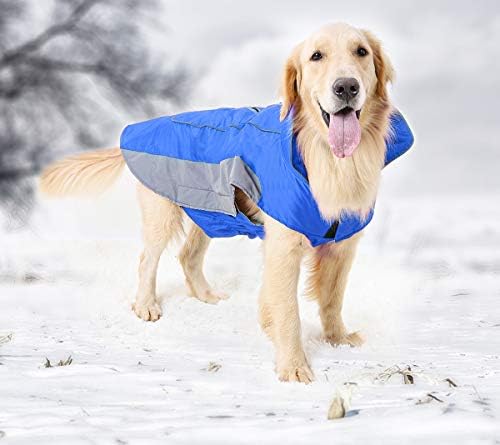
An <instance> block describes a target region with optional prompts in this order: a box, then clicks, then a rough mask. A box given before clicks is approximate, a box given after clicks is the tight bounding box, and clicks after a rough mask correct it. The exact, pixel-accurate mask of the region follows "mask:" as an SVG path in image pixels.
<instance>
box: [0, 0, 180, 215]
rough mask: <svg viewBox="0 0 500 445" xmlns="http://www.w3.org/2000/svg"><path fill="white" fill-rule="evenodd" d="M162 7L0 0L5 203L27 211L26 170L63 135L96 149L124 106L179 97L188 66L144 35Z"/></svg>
mask: <svg viewBox="0 0 500 445" xmlns="http://www.w3.org/2000/svg"><path fill="white" fill-rule="evenodd" d="M41 3H43V7H45V8H47V7H48V9H44V10H42V9H41ZM158 10H159V5H158V4H157V1H156V0H54V1H53V2H52V3H50V2H37V1H36V0H0V201H1V204H2V205H3V207H4V208H5V207H6V208H7V210H8V211H9V212H10V213H11V214H12V213H14V215H15V216H16V215H17V216H25V215H26V214H28V213H29V210H30V208H31V206H32V203H33V188H32V185H31V181H30V179H29V178H30V177H32V176H33V175H34V174H36V173H37V172H38V171H39V170H40V168H41V166H42V165H43V164H44V163H45V162H47V160H48V159H50V158H52V157H54V156H55V155H56V152H57V148H58V141H60V140H61V139H64V140H65V141H67V140H68V138H67V137H68V135H71V136H72V137H73V138H74V141H75V142H77V143H78V144H79V147H80V148H85V147H95V146H98V145H100V144H102V143H106V142H109V139H110V138H109V131H110V129H111V128H113V123H114V121H115V120H116V115H117V114H119V113H122V114H123V113H133V114H135V115H136V116H141V117H144V118H145V117H149V116H151V115H152V114H153V113H154V112H155V106H154V104H155V103H158V102H161V103H162V105H163V106H164V105H165V104H166V105H167V106H168V103H171V104H172V103H178V102H180V101H181V100H182V98H183V97H184V93H185V89H184V85H185V80H186V72H185V71H184V70H183V69H181V68H179V67H171V66H168V65H169V64H168V61H166V60H165V58H164V57H159V56H161V55H159V54H155V53H154V52H153V50H151V49H150V45H148V44H147V43H146V41H145V37H144V25H146V24H147V25H148V26H150V27H152V26H153V27H154V26H155V22H154V19H153V17H154V13H155V12H158ZM34 17H35V18H34ZM31 23H36V24H39V23H42V24H44V25H43V26H42V27H41V29H40V30H38V31H37V30H36V29H35V30H34V29H33V26H31V25H30V24H31ZM156 28H157V29H158V25H156ZM26 36H30V37H26ZM155 56H156V57H155ZM164 111H165V110H164V109H162V112H164Z"/></svg>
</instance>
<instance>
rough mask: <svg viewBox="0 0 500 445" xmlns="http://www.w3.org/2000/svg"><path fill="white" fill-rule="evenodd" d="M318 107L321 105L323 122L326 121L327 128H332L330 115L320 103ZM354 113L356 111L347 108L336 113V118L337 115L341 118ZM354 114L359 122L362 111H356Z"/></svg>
mask: <svg viewBox="0 0 500 445" xmlns="http://www.w3.org/2000/svg"><path fill="white" fill-rule="evenodd" d="M318 105H319V108H320V110H321V115H322V116H323V120H324V121H325V124H326V126H327V127H330V113H327V112H326V111H325V110H324V108H323V107H322V106H321V104H320V103H319V101H318ZM352 111H354V110H353V109H352V108H351V107H349V106H345V107H344V108H342V109H341V110H339V111H337V112H336V113H334V115H335V116H337V115H339V116H345V115H346V114H349V113H351V112H352ZM354 113H355V114H356V117H357V118H358V120H359V116H360V115H361V109H359V110H356V111H354Z"/></svg>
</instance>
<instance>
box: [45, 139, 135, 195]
mask: <svg viewBox="0 0 500 445" xmlns="http://www.w3.org/2000/svg"><path fill="white" fill-rule="evenodd" d="M124 166H125V160H124V159H123V156H122V153H121V150H120V149H119V148H106V149H103V150H95V151H86V152H83V153H79V154H77V155H73V156H69V157H67V158H64V159H61V160H60V161H56V162H54V163H53V164H51V165H49V166H48V167H47V168H46V169H45V170H44V171H43V172H42V174H41V176H40V191H41V192H42V193H45V194H47V195H49V196H54V197H64V196H82V195H92V194H98V193H101V192H103V191H105V190H106V189H107V188H109V187H110V186H111V185H112V184H113V183H114V182H115V181H116V179H118V177H119V175H120V173H121V172H122V170H123V167H124Z"/></svg>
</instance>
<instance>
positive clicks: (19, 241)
mask: <svg viewBox="0 0 500 445" xmlns="http://www.w3.org/2000/svg"><path fill="white" fill-rule="evenodd" d="M123 190H126V193H125V192H124V191H123ZM132 195H133V190H132V189H131V188H130V187H129V185H128V184H125V188H124V189H122V191H120V192H117V191H116V190H113V191H112V192H111V193H110V194H108V196H105V197H104V198H102V199H100V200H99V202H96V203H93V202H86V203H74V202H68V203H61V204H47V203H45V204H44V205H43V206H42V207H41V208H40V209H39V211H38V212H37V215H36V218H35V222H34V228H33V229H32V230H31V231H30V232H29V233H28V232H25V231H24V232H18V233H12V232H10V233H8V234H3V235H0V338H1V337H2V336H5V335H8V334H12V338H11V340H10V341H8V342H4V343H3V344H0V443H6V444H7V443H8V444H35V443H49V442H50V443H61V444H73V443H82V444H87V443H93V444H101V443H102V444H108V443H115V444H126V443H130V444H136V443H169V444H196V443H203V444H222V443H237V444H264V443H269V444H275V443H286V444H302V443H304V444H320V443H335V444H342V443H353V444H367V443H370V444H371V443H382V444H388V443H398V444H401V443H413V442H419V443H424V442H425V443H435V444H446V443H474V444H475V443H485V444H494V443H500V305H499V299H500V226H499V225H498V221H499V220H500V210H499V209H498V207H497V206H493V203H494V202H498V201H499V199H498V198H499V197H498V196H495V197H483V198H481V199H472V198H471V199H466V198H462V199H454V200H453V199H447V198H444V197H443V198H439V197H428V198H418V199H417V198H414V199H404V200H403V199H393V198H388V197H384V196H381V197H380V199H379V204H378V205H377V211H376V217H375V220H374V222H373V223H372V224H371V225H370V226H369V228H368V230H367V233H366V236H365V239H364V240H363V242H362V246H361V248H360V250H359V254H358V257H357V261H356V264H355V267H354V269H353V271H352V274H351V280H350V283H349V287H348V291H347V298H346V306H345V311H344V312H345V318H346V320H347V322H348V325H349V326H350V327H351V328H352V329H353V330H354V329H359V330H361V331H362V332H363V334H364V336H365V338H366V340H367V341H366V344H365V345H364V346H363V347H362V348H359V349H351V348H347V347H341V348H332V347H331V346H329V345H327V344H325V343H323V342H322V341H321V336H320V334H321V331H320V324H319V319H318V317H317V308H316V306H315V304H314V303H313V302H308V301H306V300H305V299H303V298H302V299H301V316H302V323H303V336H304V342H305V347H306V351H307V353H308V355H309V358H310V361H311V364H312V367H313V370H314V372H315V374H316V381H315V382H314V383H313V384H312V385H308V386H306V385H302V384H290V383H281V382H279V381H278V380H277V378H276V375H275V374H274V371H273V368H274V363H273V349H272V347H271V344H270V342H269V341H268V340H267V339H266V338H265V336H264V335H263V334H262V333H261V331H260V329H259V327H258V323H257V294H258V289H259V283H260V273H261V259H260V243H259V242H258V241H251V240H247V239H243V238H241V239H236V238H235V239H229V240H216V241H215V242H213V243H212V245H211V247H210V250H209V253H208V257H207V264H206V272H207V276H208V277H209V279H210V281H211V282H212V283H213V284H214V285H215V286H216V287H218V288H220V289H221V290H224V291H225V292H227V293H229V294H230V295H231V298H230V299H229V300H227V301H223V302H221V303H220V304H219V305H217V306H211V305H207V304H204V303H201V302H200V301H198V300H195V299H193V298H190V297H188V296H187V293H186V290H185V288H184V286H183V279H182V275H181V271H180V268H179V266H178V264H177V262H176V260H175V254H176V252H177V249H178V246H177V247H176V248H173V247H172V248H170V249H169V251H168V252H167V253H166V255H164V258H163V260H162V263H161V266H160V273H159V283H158V287H159V295H160V296H161V297H162V299H163V309H164V317H163V318H162V319H161V320H160V321H159V322H157V323H145V322H143V321H141V320H139V319H138V318H136V317H135V315H134V314H133V313H132V312H131V310H130V303H131V301H132V299H133V296H134V290H135V284H136V268H137V256H138V253H139V250H140V238H139V236H138V232H137V230H138V224H137V212H136V209H135V207H134V205H133V204H132V203H133V199H132V198H133V197H132ZM68 356H71V357H72V359H73V362H72V363H71V364H70V365H68V366H61V367H59V366H54V367H50V368H45V367H44V363H45V361H46V358H48V359H49V360H50V361H51V363H52V364H53V365H56V364H57V362H58V361H59V360H65V359H67V358H68ZM396 366H399V367H400V369H405V368H406V367H407V366H410V367H411V373H412V375H413V378H414V382H415V383H414V384H413V385H411V384H404V380H403V376H402V375H401V374H399V373H395V372H394V371H395V370H396V368H395V367H396ZM388 368H392V372H393V374H394V375H392V376H390V373H391V372H386V373H384V371H386V370H387V369H388ZM446 379H450V380H449V381H446ZM450 381H451V382H453V383H455V384H456V385H457V386H456V387H454V386H452V384H451V383H450ZM346 383H350V384H347V385H346ZM337 393H340V394H341V395H342V397H344V398H345V399H346V400H347V399H350V409H349V411H348V413H347V417H345V418H343V419H340V420H327V418H326V416H327V412H328V408H329V405H330V402H331V401H332V399H333V398H334V397H335V396H336V394H337Z"/></svg>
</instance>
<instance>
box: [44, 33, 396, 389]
mask: <svg viewBox="0 0 500 445" xmlns="http://www.w3.org/2000/svg"><path fill="white" fill-rule="evenodd" d="M359 45H363V46H364V47H365V48H367V49H368V52H369V56H367V57H364V58H363V59H359V58H357V57H356V54H355V49H354V50H353V48H356V47H357V46H359ZM318 49H321V51H322V52H323V53H324V54H325V55H326V57H325V60H323V61H322V63H320V64H318V63H316V64H314V65H313V64H310V63H309V58H310V54H311V53H312V52H313V51H315V50H318ZM347 75H349V76H353V77H356V78H357V79H359V81H360V84H361V85H362V92H361V94H362V97H363V108H362V111H361V115H360V125H361V128H362V136H361V142H360V145H359V147H358V148H357V150H356V151H355V152H354V154H353V155H352V156H351V157H348V158H342V159H340V158H337V157H335V156H333V154H332V151H331V149H330V147H329V144H328V140H327V128H326V126H325V123H324V122H323V119H322V116H321V111H320V109H319V107H318V104H317V103H316V101H319V100H322V101H324V103H328V102H329V101H330V100H331V99H330V98H329V95H331V94H332V91H331V85H332V82H333V81H334V80H335V78H336V77H338V76H347ZM392 78H393V69H392V66H391V64H390V62H389V60H388V59H387V56H386V55H385V54H384V53H383V51H382V49H381V45H380V42H379V41H378V40H377V39H376V38H375V37H374V36H373V35H372V34H371V33H369V32H367V31H362V30H358V29H356V28H353V27H351V26H348V25H345V24H335V25H328V26H325V27H324V28H322V29H321V30H319V31H318V32H317V33H315V34H313V35H312V36H311V37H310V38H308V39H307V40H305V41H304V42H302V43H301V44H300V45H298V46H297V47H296V48H295V50H294V51H293V52H292V54H291V56H290V58H289V59H288V60H287V62H286V65H285V70H284V78H283V82H282V96H283V105H282V111H281V118H282V119H283V118H284V117H285V116H286V115H287V114H288V113H289V112H290V109H291V108H292V107H293V110H294V132H295V133H296V134H297V139H298V145H299V147H300V150H301V154H302V156H303V159H304V164H305V166H306V169H307V173H308V177H309V182H310V186H311V190H312V192H313V196H314V198H315V199H316V201H317V203H318V206H319V209H320V211H321V213H322V214H323V216H324V217H325V218H327V219H330V220H332V219H334V218H338V217H340V216H341V214H342V213H343V212H355V213H357V214H359V215H361V216H363V215H366V214H367V213H368V211H369V210H370V208H371V207H372V205H373V203H374V200H375V196H376V193H377V188H378V183H379V178H380V172H381V169H382V167H383V163H384V155H385V142H384V137H385V136H386V133H387V131H388V124H389V119H388V118H389V113H390V111H391V110H390V102H389V98H388V95H387V89H386V85H387V83H388V82H390V81H391V80H392ZM124 165H125V162H124V160H123V157H122V156H121V153H120V150H119V149H118V148H113V149H108V150H99V151H94V152H86V153H83V154H80V155H77V156H72V157H70V158H67V159H64V160H62V161H59V162H56V163H55V164H53V165H51V166H49V167H48V168H47V169H46V170H45V171H44V172H43V174H42V176H41V189H42V191H43V192H45V193H47V194H49V195H54V196H63V195H71V194H79V193H82V192H92V191H97V190H103V189H105V188H106V187H107V186H109V185H110V184H111V182H113V181H114V179H116V178H117V176H118V174H119V173H120V171H121V169H122V168H123V167H124ZM137 187H138V200H139V204H140V207H141V210H142V215H143V235H144V251H143V253H142V254H141V258H140V265H139V287H138V292H137V297H136V301H135V303H134V306H133V309H134V311H135V313H136V314H137V315H138V316H139V317H140V318H142V319H143V320H146V321H149V320H150V321H156V320H158V319H159V318H160V316H161V313H162V311H161V306H160V304H159V301H158V299H157V297H156V273H157V267H158V262H159V259H160V256H161V254H162V252H163V250H164V249H165V247H166V245H167V244H168V242H169V241H170V240H171V239H172V238H174V237H176V236H179V235H180V234H182V233H183V229H182V221H183V216H184V215H183V214H184V212H183V211H182V209H181V208H180V207H178V206H177V205H176V204H174V203H172V202H171V201H169V200H168V199H166V198H163V197H161V196H159V195H157V194H155V193H153V192H152V191H151V190H149V189H147V188H146V187H144V186H143V185H141V184H138V185H137ZM236 199H237V200H238V206H239V208H241V209H244V210H245V211H246V213H247V214H249V216H250V217H252V218H254V219H261V220H263V221H264V225H265V233H266V238H265V241H264V276H263V283H262V289H261V292H260V297H259V313H260V323H261V326H262V328H263V329H264V331H265V332H266V333H267V334H268V335H269V337H270V338H271V339H272V341H273V342H274V345H275V348H276V372H277V373H278V377H279V378H280V379H281V380H285V381H300V382H305V383H309V382H311V381H312V380H313V378H314V376H313V372H312V371H311V368H310V366H309V364H308V361H307V358H306V356H305V353H304V350H303V347H302V341H301V328H300V318H299V313H298V303H297V283H298V278H299V271H300V265H301V262H302V259H303V257H304V256H307V258H308V259H309V265H310V276H309V281H308V286H307V293H308V295H309V296H310V297H311V298H314V299H316V301H317V302H318V305H319V313H320V317H321V322H322V325H323V329H324V334H325V338H326V340H327V341H329V342H330V343H332V344H349V345H352V346H356V345H359V344H361V342H362V340H361V337H360V336H359V335H358V334H357V333H348V331H347V329H346V328H345V326H344V323H343V321H342V314H341V312H342V303H343V298H344V291H345V288H346V284H347V278H348V274H349V271H350V268H351V265H352V262H353V259H354V255H355V250H356V246H357V243H358V241H359V238H360V234H357V235H355V236H353V237H351V238H349V239H347V240H345V241H342V242H340V243H330V244H325V245H322V246H321V247H318V248H315V249H313V248H312V247H311V246H310V244H309V242H308V241H307V239H306V238H305V237H304V236H303V235H301V234H300V233H297V232H295V231H293V230H291V229H289V228H287V227H285V226H284V225H282V224H281V223H279V222H278V221H276V220H274V219H273V218H271V217H269V216H268V215H265V214H263V213H262V212H261V211H260V210H259V209H258V208H257V207H256V206H255V204H254V203H253V202H251V201H250V200H249V199H248V198H247V197H246V195H244V194H243V193H238V191H237V193H236ZM209 241H210V240H209V238H208V237H207V236H206V235H205V234H204V232H203V231H202V230H201V229H200V228H198V227H197V226H194V225H193V226H192V227H191V229H190V230H189V232H188V235H187V239H186V241H185V244H184V246H183V248H182V250H181V253H180V255H179V260H180V262H181V264H182V267H183V270H184V273H185V276H186V282H187V285H188V288H189V290H190V292H191V293H192V295H193V296H195V297H197V298H199V299H200V300H202V301H204V302H207V303H217V302H218V301H219V300H220V299H223V298H226V296H225V295H224V294H222V293H219V292H216V291H215V290H213V289H212V288H211V287H210V285H209V284H208V283H207V281H206V279H205V277H204V275H203V259H204V255H205V252H206V250H207V247H208V243H209Z"/></svg>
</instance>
